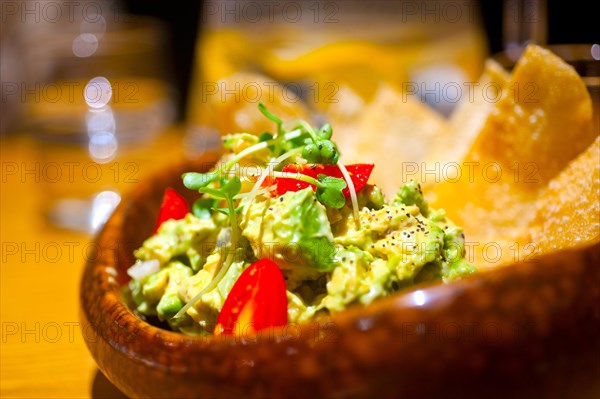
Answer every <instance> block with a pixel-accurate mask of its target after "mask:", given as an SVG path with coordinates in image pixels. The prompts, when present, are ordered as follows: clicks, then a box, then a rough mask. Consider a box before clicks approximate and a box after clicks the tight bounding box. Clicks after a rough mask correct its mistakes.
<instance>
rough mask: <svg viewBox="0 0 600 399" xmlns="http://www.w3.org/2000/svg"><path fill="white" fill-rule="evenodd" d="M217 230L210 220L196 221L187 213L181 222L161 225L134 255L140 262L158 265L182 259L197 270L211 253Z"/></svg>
mask: <svg viewBox="0 0 600 399" xmlns="http://www.w3.org/2000/svg"><path fill="white" fill-rule="evenodd" d="M219 230H220V226H217V224H216V223H215V220H214V219H213V218H208V219H199V218H197V217H196V216H194V215H192V214H191V213H190V214H187V215H186V217H185V218H183V219H181V220H167V221H166V222H164V223H163V224H162V225H161V227H160V229H159V230H158V233H157V234H155V235H153V236H152V237H150V238H148V239H147V240H146V241H144V244H143V245H142V247H141V248H139V249H137V250H136V251H135V252H134V254H135V256H136V258H137V259H139V260H151V259H157V260H158V261H159V262H160V264H161V265H164V264H166V263H168V262H169V261H170V260H171V259H172V258H178V259H180V260H182V259H183V260H184V261H185V263H188V264H189V266H190V267H191V268H192V270H194V271H196V270H199V269H201V268H202V266H203V265H204V263H205V262H206V257H207V256H208V255H209V254H210V253H211V252H212V251H213V250H214V248H215V246H216V243H217V234H218V232H219Z"/></svg>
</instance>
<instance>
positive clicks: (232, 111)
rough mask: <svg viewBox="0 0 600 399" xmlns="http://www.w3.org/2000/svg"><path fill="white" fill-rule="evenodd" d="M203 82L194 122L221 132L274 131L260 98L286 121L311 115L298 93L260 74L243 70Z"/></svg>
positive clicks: (192, 116)
mask: <svg viewBox="0 0 600 399" xmlns="http://www.w3.org/2000/svg"><path fill="white" fill-rule="evenodd" d="M203 85H204V86H203V93H202V94H201V95H200V94H196V95H195V97H196V98H195V101H196V104H194V106H193V107H192V109H194V113H193V114H191V115H190V116H189V119H190V121H191V124H193V125H198V126H204V127H209V128H211V129H214V130H216V131H217V132H218V133H219V134H221V135H224V134H229V133H257V134H258V133H260V132H265V131H270V132H274V131H275V123H274V122H273V121H271V120H269V119H267V118H266V117H264V116H263V115H262V114H261V112H260V111H259V110H258V103H259V102H263V103H264V104H265V105H266V106H267V108H268V109H269V111H270V112H271V113H273V114H274V115H276V116H277V117H279V118H281V119H282V120H284V121H287V120H291V119H295V118H302V119H306V120H310V119H311V118H310V113H309V112H308V109H307V108H306V106H305V105H304V103H303V102H302V101H301V98H300V97H299V96H298V95H297V93H293V92H291V91H287V89H285V88H284V87H283V86H282V85H280V84H277V83H276V82H274V81H273V80H272V79H268V78H267V77H266V76H263V75H260V74H252V73H244V72H240V73H235V74H233V75H230V76H228V77H226V78H223V79H220V80H218V81H216V82H204V83H203ZM284 90H286V92H285V93H284V92H283V91H284Z"/></svg>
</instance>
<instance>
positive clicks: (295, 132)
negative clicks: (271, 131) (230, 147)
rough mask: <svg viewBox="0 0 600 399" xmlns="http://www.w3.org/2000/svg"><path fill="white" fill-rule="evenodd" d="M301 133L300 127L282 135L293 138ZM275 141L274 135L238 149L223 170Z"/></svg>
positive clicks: (287, 138)
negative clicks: (240, 149) (271, 137)
mask: <svg viewBox="0 0 600 399" xmlns="http://www.w3.org/2000/svg"><path fill="white" fill-rule="evenodd" d="M301 134H302V131H301V130H300V129H296V130H292V131H291V132H288V133H286V134H284V135H283V137H284V139H285V140H292V139H295V138H296V137H299V136H300V135H301ZM276 141H277V137H275V138H273V139H271V140H267V141H263V142H262V143H258V144H254V145H253V146H250V147H248V148H246V149H244V150H242V151H240V152H239V153H238V154H237V155H236V156H234V157H233V158H232V159H230V160H229V161H228V162H227V163H226V164H225V167H224V169H225V172H229V170H230V169H231V168H232V167H233V166H234V165H235V164H236V163H238V162H239V161H241V160H242V159H244V158H245V157H247V156H248V155H250V154H252V153H255V152H257V151H260V150H263V149H265V148H267V147H268V146H270V145H271V144H274V143H275V142H276Z"/></svg>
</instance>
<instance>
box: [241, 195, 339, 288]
mask: <svg viewBox="0 0 600 399" xmlns="http://www.w3.org/2000/svg"><path fill="white" fill-rule="evenodd" d="M241 228H242V235H244V236H245V237H246V238H247V239H248V241H249V242H250V245H251V247H252V248H253V250H254V254H255V256H256V258H259V259H260V258H265V257H266V258H269V259H271V260H273V261H274V262H275V263H277V265H278V266H279V267H280V268H281V269H282V271H283V273H284V275H285V276H286V278H287V284H288V288H290V289H293V288H295V287H297V286H298V285H299V284H300V283H301V282H302V281H304V280H315V279H317V278H318V277H319V276H320V275H322V274H323V273H326V272H329V271H331V270H333V268H334V267H335V266H336V262H335V259H334V255H335V246H334V244H333V234H332V233H331V227H330V225H329V220H328V219H327V211H326V209H325V206H323V205H322V204H321V203H320V202H319V201H317V198H316V196H315V193H314V191H313V190H312V189H310V188H306V189H304V190H300V191H296V192H291V191H290V192H287V193H285V194H284V195H282V196H281V197H279V198H268V199H265V200H264V201H262V202H254V203H251V204H248V206H246V209H245V214H244V215H243V217H242V221H241Z"/></svg>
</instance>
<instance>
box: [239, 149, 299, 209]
mask: <svg viewBox="0 0 600 399" xmlns="http://www.w3.org/2000/svg"><path fill="white" fill-rule="evenodd" d="M300 151H302V148H295V149H293V150H290V151H288V152H286V153H285V154H283V155H280V156H279V157H278V158H275V159H274V160H273V161H272V162H269V165H267V167H266V168H265V169H261V173H260V177H259V178H258V180H257V181H256V184H254V187H252V190H250V195H249V197H250V198H254V197H255V196H256V194H258V192H259V190H258V189H259V187H260V186H261V185H262V184H263V183H264V181H265V180H266V179H267V176H269V174H272V173H273V168H274V167H275V166H277V165H279V164H280V163H281V162H283V161H285V160H286V159H288V158H289V157H291V156H292V155H294V154H297V153H299V152H300Z"/></svg>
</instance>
